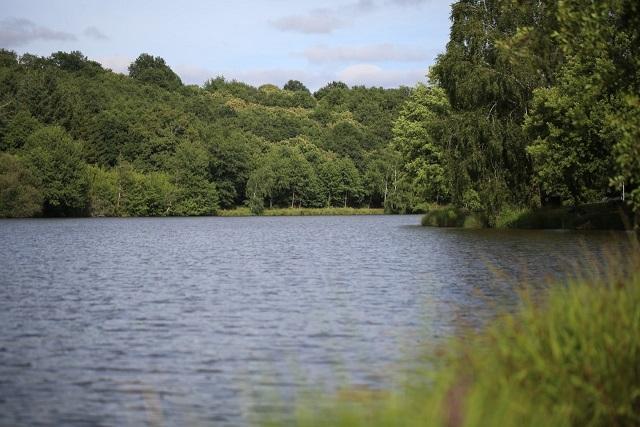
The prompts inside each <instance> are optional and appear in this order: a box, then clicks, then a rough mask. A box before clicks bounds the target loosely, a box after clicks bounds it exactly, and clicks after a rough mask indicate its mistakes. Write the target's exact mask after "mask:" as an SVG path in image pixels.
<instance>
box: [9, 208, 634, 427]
mask: <svg viewBox="0 0 640 427" xmlns="http://www.w3.org/2000/svg"><path fill="white" fill-rule="evenodd" d="M418 223H419V217H418V216H373V217H282V218H273V217H271V218H269V217H261V218H168V219H60V220H2V221H0V425H72V426H81V425H87V426H99V425H108V426H128V425H132V426H133V425H145V424H146V425H170V426H182V425H245V424H248V423H251V422H252V421H254V420H255V419H256V414H260V413H261V411H263V410H265V406H268V404H267V403H268V402H280V403H282V404H286V403H287V402H290V401H291V398H292V396H293V395H295V392H296V391H298V390H300V389H303V388H305V387H309V386H310V385H317V384H319V383H320V382H322V383H325V384H331V383H333V384H337V383H339V382H349V383H352V384H359V385H362V386H368V387H381V386H385V385H386V384H387V382H388V381H389V376H390V375H391V373H392V372H395V371H397V370H398V368H399V366H402V365H403V361H405V362H406V360H407V359H410V358H411V356H412V355H415V354H416V353H417V352H418V348H419V347H420V346H424V345H426V346H427V347H429V346H430V345H433V344H434V343H436V342H438V341H439V340H442V339H443V338H445V337H448V336H451V335H452V334H454V333H455V331H456V330H457V326H459V325H460V324H464V325H472V326H473V325H478V324H480V323H481V322H482V321H483V319H487V318H489V317H491V316H492V315H494V314H495V311H496V309H497V308H506V309H509V308H512V307H513V306H515V305H516V304H517V298H516V296H515V294H514V289H515V285H514V281H513V280H510V279H507V278H505V277H503V275H507V276H509V275H511V276H513V275H515V276H518V277H524V278H531V279H532V280H533V281H535V282H536V283H540V282H541V281H542V278H543V277H546V276H554V275H555V276H557V275H559V274H561V273H562V272H565V271H566V264H567V262H569V261H572V260H575V259H578V258H582V257H583V256H584V254H585V251H596V252H599V251H601V250H602V248H603V246H605V245H606V244H607V243H608V242H612V241H616V240H617V239H624V236H623V235H614V234H612V233H580V232H558V231H495V230H494V231H491V230H476V231H474V230H453V229H434V228H422V227H418V226H416V225H415V224H418ZM494 270H497V271H498V272H499V274H498V275H496V272H495V271H494ZM274 398H275V399H274Z"/></svg>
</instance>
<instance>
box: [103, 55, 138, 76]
mask: <svg viewBox="0 0 640 427" xmlns="http://www.w3.org/2000/svg"><path fill="white" fill-rule="evenodd" d="M96 61H98V62H99V63H100V64H102V66H103V67H104V68H109V69H111V71H113V72H114V73H120V74H129V64H131V63H132V62H133V59H132V58H130V57H128V56H124V55H114V56H105V57H102V58H97V59H96Z"/></svg>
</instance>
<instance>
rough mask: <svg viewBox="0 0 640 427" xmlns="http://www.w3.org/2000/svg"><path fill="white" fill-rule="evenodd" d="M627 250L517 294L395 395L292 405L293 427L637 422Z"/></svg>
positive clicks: (348, 394) (637, 326)
mask: <svg viewBox="0 0 640 427" xmlns="http://www.w3.org/2000/svg"><path fill="white" fill-rule="evenodd" d="M632 245H633V247H632V248H631V249H630V250H629V251H628V252H625V253H620V254H618V255H616V256H615V257H611V259H610V260H609V261H608V262H606V264H599V263H596V262H595V261H590V262H589V263H590V264H589V270H590V271H591V272H590V273H588V274H576V275H575V277H574V278H573V279H572V280H571V281H569V283H566V284H554V285H550V286H549V287H548V291H547V294H546V295H544V296H542V297H540V296H537V297H535V298H534V297H533V296H532V295H533V294H529V293H527V292H526V291H523V293H522V300H523V302H522V304H521V306H520V308H519V309H517V311H516V312H515V313H512V314H507V315H504V316H501V317H499V318H497V319H496V320H495V321H493V323H491V324H490V325H488V326H487V327H486V329H484V330H482V331H479V332H470V331H469V332H467V333H464V334H462V336H463V337H462V338H459V339H457V340H454V341H453V342H450V343H449V344H448V345H445V346H444V347H443V348H440V349H438V350H437V351H433V350H431V351H427V356H426V357H425V360H424V364H423V365H424V370H421V371H420V370H419V371H417V372H411V373H410V374H409V375H407V377H408V379H407V380H406V381H403V382H402V385H401V386H399V387H398V388H397V389H395V390H390V391H387V392H381V391H375V390H366V389H365V390H359V389H357V388H356V389H353V390H352V391H350V390H349V389H346V390H345V391H342V392H340V393H338V394H337V395H336V396H335V397H334V398H331V399H319V398H315V399H310V400H308V401H307V400H305V401H301V402H299V407H298V411H297V412H296V415H295V417H296V420H295V425H301V426H321V425H322V426H326V425H331V426H389V425H393V426H443V427H444V426H446V427H462V426H466V427H472V426H483V427H485V426H500V427H503V426H542V425H544V426H585V425H590V426H635V425H638V424H639V423H640V269H639V268H638V266H640V257H639V256H638V254H640V248H638V245H637V242H636V243H633V244H632ZM576 271H577V272H579V271H581V270H580V269H577V270H576ZM267 424H269V423H267ZM274 424H276V425H277V424H278V423H277V422H276V423H274Z"/></svg>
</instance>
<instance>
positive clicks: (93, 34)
mask: <svg viewBox="0 0 640 427" xmlns="http://www.w3.org/2000/svg"><path fill="white" fill-rule="evenodd" d="M82 34H84V35H85V36H87V37H89V38H92V39H94V40H109V37H107V36H106V34H104V33H103V32H102V31H100V30H99V29H98V28H97V27H94V26H90V27H87V28H85V29H84V31H83V32H82Z"/></svg>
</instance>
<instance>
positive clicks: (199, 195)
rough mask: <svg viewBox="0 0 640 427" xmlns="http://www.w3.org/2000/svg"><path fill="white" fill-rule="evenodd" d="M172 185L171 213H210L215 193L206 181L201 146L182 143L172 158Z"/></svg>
mask: <svg viewBox="0 0 640 427" xmlns="http://www.w3.org/2000/svg"><path fill="white" fill-rule="evenodd" d="M172 160H173V164H172V167H173V184H175V185H176V187H177V194H176V204H175V207H174V212H175V213H176V214H178V215H213V214H215V211H216V210H217V209H218V192H217V191H216V187H215V184H214V183H211V182H209V181H208V180H207V174H208V167H209V157H208V155H207V151H206V149H205V148H204V147H202V146H200V145H196V144H192V143H188V142H183V143H182V144H180V145H179V146H178V148H177V149H176V153H175V156H174V157H173V159H172Z"/></svg>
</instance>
